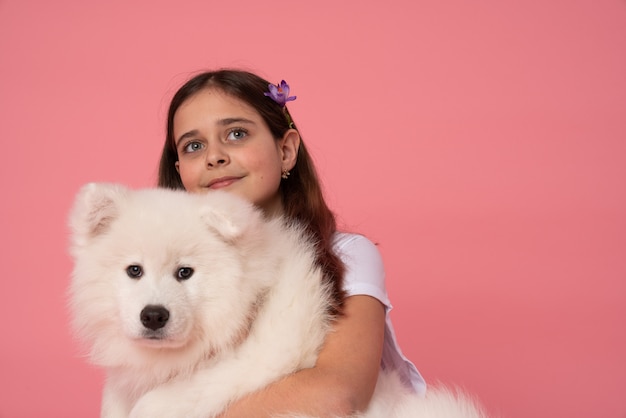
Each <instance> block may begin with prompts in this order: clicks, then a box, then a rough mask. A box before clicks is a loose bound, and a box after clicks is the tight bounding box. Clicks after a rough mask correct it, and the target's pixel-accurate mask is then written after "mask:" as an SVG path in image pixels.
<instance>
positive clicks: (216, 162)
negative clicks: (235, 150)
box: [206, 146, 230, 168]
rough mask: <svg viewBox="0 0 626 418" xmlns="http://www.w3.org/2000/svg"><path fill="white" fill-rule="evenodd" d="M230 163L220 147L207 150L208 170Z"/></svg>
mask: <svg viewBox="0 0 626 418" xmlns="http://www.w3.org/2000/svg"><path fill="white" fill-rule="evenodd" d="M229 162H230V159H229V158H228V154H227V153H226V152H224V150H223V149H222V147H220V146H214V147H211V148H210V149H209V151H208V152H207V155H206V164H207V167H208V168H216V167H219V166H222V165H226V164H228V163H229Z"/></svg>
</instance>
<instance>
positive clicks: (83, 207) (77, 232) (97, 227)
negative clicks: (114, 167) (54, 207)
mask: <svg viewBox="0 0 626 418" xmlns="http://www.w3.org/2000/svg"><path fill="white" fill-rule="evenodd" d="M127 193H128V189H127V188H125V187H124V186H121V185H118V184H108V183H89V184H86V185H85V186H83V187H82V188H81V189H80V191H79V192H78V194H77V195H76V199H75V201H74V207H73V208H72V211H71V212H70V218H69V224H70V229H71V232H72V235H73V237H72V238H73V243H74V245H75V246H79V247H80V246H83V245H84V244H85V243H86V242H87V241H88V240H89V239H91V238H93V237H95V236H98V235H99V234H101V233H103V232H105V231H106V230H107V229H108V228H109V226H110V225H111V222H113V221H114V220H115V218H117V217H118V216H119V205H120V202H121V201H122V199H124V198H125V196H126V195H127Z"/></svg>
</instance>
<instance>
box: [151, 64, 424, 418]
mask: <svg viewBox="0 0 626 418" xmlns="http://www.w3.org/2000/svg"><path fill="white" fill-rule="evenodd" d="M293 99H295V97H289V86H288V85H287V84H286V83H285V82H282V83H281V84H280V85H278V86H273V85H270V84H269V83H268V82H267V81H265V80H263V79H262V78H260V77H258V76H256V75H254V74H251V73H249V72H245V71H238V70H220V71H215V72H206V73H202V74H199V75H197V76H195V77H193V78H192V79H191V80H189V81H188V82H187V83H185V84H184V85H183V86H182V87H181V88H180V89H179V90H178V92H177V93H176V94H175V95H174V97H173V99H172V101H171V103H170V107H169V112H168V118H167V135H166V138H165V143H164V146H163V151H162V155H161V161H160V168H159V186H161V187H168V188H175V189H182V188H184V189H185V190H187V191H190V192H194V193H196V192H197V193H202V192H207V191H211V190H217V189H222V190H225V191H228V192H232V193H236V194H238V195H240V196H242V197H244V198H246V199H247V200H249V201H251V202H252V203H254V204H256V205H257V206H258V207H260V208H261V209H262V210H263V211H264V213H265V214H266V215H267V216H268V217H272V216H285V217H286V218H288V219H291V220H294V221H297V222H300V223H301V224H303V225H305V226H306V228H308V231H309V232H310V234H312V236H313V237H314V238H315V240H316V242H317V243H318V246H317V250H318V251H317V259H318V262H319V264H320V266H322V267H323V269H324V273H325V276H326V279H327V280H330V281H331V282H332V283H334V285H335V294H334V297H335V304H334V306H333V307H332V309H333V310H334V311H335V312H336V313H338V314H339V316H338V319H337V320H336V323H335V326H334V332H332V333H331V334H329V335H328V337H327V339H326V342H325V344H324V347H323V348H322V350H321V352H320V354H319V358H318V361H317V364H316V365H315V367H314V368H311V369H305V370H301V371H299V372H296V373H294V374H292V375H289V376H287V377H285V378H284V379H282V380H280V381H278V382H275V383H274V384H272V385H270V386H269V387H267V388H266V389H264V390H262V391H260V392H257V393H254V394H251V395H249V396H248V397H246V398H244V399H241V400H240V401H238V402H236V403H234V404H233V405H231V406H230V407H229V408H228V410H227V411H225V412H224V414H223V417H249V416H255V417H260V416H271V415H273V414H277V413H286V412H296V411H297V412H301V413H306V414H309V415H314V416H319V417H325V416H345V415H349V414H352V413H354V412H357V411H361V410H364V409H365V408H366V407H367V405H368V402H369V400H370V398H371V396H372V393H373V391H374V387H375V385H376V379H377V376H378V371H379V369H380V367H383V368H394V369H397V370H398V372H399V373H400V375H401V376H402V378H403V380H404V381H405V383H406V384H407V385H409V386H411V387H413V388H414V390H415V391H417V392H424V390H425V383H424V380H423V379H422V377H421V376H420V375H419V373H418V371H417V370H416V369H415V366H414V365H413V364H412V363H410V362H409V361H408V360H407V359H406V358H405V357H404V356H403V355H402V353H401V351H400V349H399V347H398V345H397V344H396V340H395V335H394V332H393V328H392V326H391V322H390V319H389V315H388V314H389V311H390V309H391V304H390V302H389V299H388V297H387V292H386V289H385V283H384V270H383V265H382V260H381V257H380V254H379V252H378V250H377V249H376V247H375V246H374V244H372V243H371V242H370V241H369V240H367V239H366V238H365V237H363V236H361V235H355V234H347V233H340V232H338V231H337V229H336V222H335V218H334V215H333V213H332V212H331V211H330V209H329V208H328V206H327V205H326V202H325V201H324V198H323V196H322V192H321V187H320V184H319V181H318V179H317V175H316V172H315V169H314V166H313V162H312V160H311V158H310V156H309V154H308V152H307V150H306V147H305V146H304V143H303V142H302V137H301V136H300V133H299V131H298V129H297V127H296V125H295V124H294V123H293V120H292V118H291V115H290V114H289V111H288V110H287V107H286V106H285V103H286V102H287V101H290V100H293Z"/></svg>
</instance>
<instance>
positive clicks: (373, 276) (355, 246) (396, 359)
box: [333, 232, 426, 394]
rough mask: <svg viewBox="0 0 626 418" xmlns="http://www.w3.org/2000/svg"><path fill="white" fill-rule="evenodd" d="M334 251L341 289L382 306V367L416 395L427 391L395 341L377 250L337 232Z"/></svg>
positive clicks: (362, 240) (353, 236)
mask: <svg viewBox="0 0 626 418" xmlns="http://www.w3.org/2000/svg"><path fill="white" fill-rule="evenodd" d="M333 245H334V249H335V251H336V253H337V255H339V257H340V258H341V260H342V261H343V263H344V264H345V266H346V271H345V276H344V281H343V288H344V290H345V291H346V293H347V296H354V295H368V296H372V297H375V298H376V299H378V300H379V301H380V302H381V303H382V304H383V305H385V339H384V342H383V355H382V360H381V367H382V368H383V369H387V368H390V369H394V370H396V371H397V373H398V374H399V375H400V378H401V379H402V381H403V382H404V383H405V384H406V385H408V386H409V387H412V388H413V389H414V390H415V391H416V392H417V393H420V394H423V393H425V392H426V382H425V381H424V379H423V378H422V376H421V375H420V373H419V372H418V371H417V368H416V367H415V365H414V364H413V363H412V362H411V361H409V360H408V359H407V358H406V357H405V356H404V354H402V350H400V347H399V346H398V343H397V341H396V334H395V332H394V330H393V326H392V324H391V318H390V316H389V312H390V311H391V309H392V308H393V306H392V305H391V302H390V301H389V296H388V295H387V289H386V288H385V268H384V265H383V261H382V257H381V255H380V252H379V251H378V248H376V246H375V245H374V244H373V243H372V242H371V241H370V240H368V239H367V238H365V237H364V236H362V235H357V234H348V233H342V232H338V233H337V234H336V236H335V242H334V244H333Z"/></svg>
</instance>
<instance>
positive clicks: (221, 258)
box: [70, 184, 484, 418]
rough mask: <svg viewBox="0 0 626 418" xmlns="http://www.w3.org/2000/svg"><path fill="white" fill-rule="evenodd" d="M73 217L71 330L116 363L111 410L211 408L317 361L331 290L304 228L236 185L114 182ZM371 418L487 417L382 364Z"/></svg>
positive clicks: (96, 187)
mask: <svg viewBox="0 0 626 418" xmlns="http://www.w3.org/2000/svg"><path fill="white" fill-rule="evenodd" d="M70 225H71V229H72V245H71V252H72V255H73V257H74V260H75V266H74V272H73V278H72V283H71V287H70V305H71V309H72V313H73V318H74V323H73V325H74V328H75V330H76V332H77V334H78V336H79V337H80V338H81V339H82V340H83V341H84V342H85V343H86V344H87V346H88V347H89V350H90V358H91V361H92V362H93V363H95V364H97V365H99V366H102V367H104V368H105V369H106V370H107V381H106V384H105V388H104V394H103V400H102V416H103V417H133V418H157V417H166V418H173V417H181V418H182V417H184V418H190V417H198V418H206V417H211V416H215V415H216V414H218V413H220V412H221V411H222V410H223V409H224V408H225V407H226V406H227V405H228V403H229V402H232V401H234V400H236V399H238V398H240V397H242V396H244V395H246V394H248V393H251V392H253V391H256V390H259V389H261V388H263V387H264V386H266V385H267V384H269V383H271V382H272V381H275V380H277V379H279V378H281V377H283V376H285V375H287V374H289V373H292V372H294V371H296V370H299V369H302V368H307V367H312V366H313V365H314V364H315V361H316V357H317V352H318V349H319V347H320V345H321V344H322V342H323V340H324V337H325V335H326V333H327V332H329V331H330V327H331V325H332V319H333V318H332V317H331V315H330V314H329V309H328V306H329V298H330V291H331V286H330V285H329V284H328V283H325V282H324V280H323V276H322V274H321V272H320V270H319V268H318V267H317V266H316V265H315V257H314V246H313V244H312V243H311V241H310V239H308V238H307V237H306V235H305V234H304V233H303V232H302V231H301V229H300V228H299V227H298V226H297V225H292V224H288V223H286V222H284V221H283V220H281V219H274V220H266V219H264V218H263V215H262V214H261V213H260V211H259V210H257V209H255V208H254V207H253V206H252V205H251V204H249V203H247V202H244V201H242V200H241V199H239V198H236V197H234V196H232V195H229V194H224V193H217V192H215V193H209V194H206V195H198V194H191V193H186V192H183V191H172V190H165V189H149V190H136V191H132V190H129V189H127V188H125V187H123V186H119V185H112V184H89V185H86V186H85V187H83V189H82V190H81V191H80V193H79V194H78V196H77V198H76V202H75V205H74V208H73V211H72V213H71V217H70ZM360 416H361V415H360ZM362 416H363V417H372V418H374V417H375V418H380V417H422V416H423V417H433V418H434V417H441V418H443V417H445V418H452V417H468V418H470V417H471V418H475V417H476V418H478V417H483V416H484V415H483V413H482V412H481V411H480V410H479V409H478V408H477V407H476V406H475V404H474V403H473V402H471V401H470V400H469V399H468V398H467V397H465V396H463V395H462V394H455V395H453V394H451V393H450V392H447V391H445V390H443V391H429V394H428V395H427V396H426V397H425V398H422V397H417V396H415V395H412V394H410V393H408V392H407V390H406V389H404V388H403V387H402V386H401V384H400V383H399V381H398V379H396V378H395V376H394V375H393V374H388V373H384V372H382V373H381V376H380V379H379V384H378V386H377V389H376V392H375V394H374V398H373V400H372V404H371V406H370V408H369V409H368V411H367V412H366V413H365V414H364V415H362Z"/></svg>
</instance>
